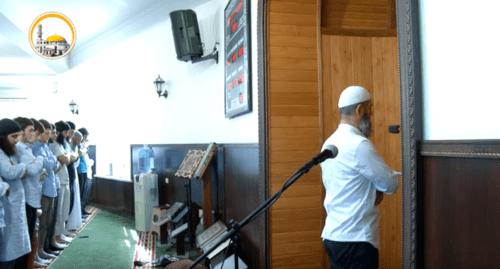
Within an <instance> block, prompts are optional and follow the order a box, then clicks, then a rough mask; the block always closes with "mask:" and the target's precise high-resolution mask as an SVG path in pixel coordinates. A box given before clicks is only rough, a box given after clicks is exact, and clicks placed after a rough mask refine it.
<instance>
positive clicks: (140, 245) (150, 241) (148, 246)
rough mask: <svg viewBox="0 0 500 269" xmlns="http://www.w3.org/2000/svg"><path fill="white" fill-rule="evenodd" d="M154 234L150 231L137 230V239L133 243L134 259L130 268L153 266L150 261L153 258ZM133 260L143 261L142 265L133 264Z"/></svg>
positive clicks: (154, 251) (154, 247) (154, 250)
mask: <svg viewBox="0 0 500 269" xmlns="http://www.w3.org/2000/svg"><path fill="white" fill-rule="evenodd" d="M155 253H156V235H155V234H153V233H152V232H139V239H138V240H137V244H136V245H135V254H134V261H133V262H132V269H139V268H141V269H144V268H154V266H152V265H151V262H152V261H153V260H154V259H155ZM135 261H140V262H142V263H144V266H134V262H135Z"/></svg>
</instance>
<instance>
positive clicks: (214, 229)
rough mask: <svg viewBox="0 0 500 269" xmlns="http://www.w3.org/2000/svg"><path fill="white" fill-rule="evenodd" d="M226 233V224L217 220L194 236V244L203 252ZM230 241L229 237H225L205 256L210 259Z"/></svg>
mask: <svg viewBox="0 0 500 269" xmlns="http://www.w3.org/2000/svg"><path fill="white" fill-rule="evenodd" d="M227 233H228V231H227V228H226V226H225V225H224V223H222V221H220V220H219V221H217V222H216V223H215V224H214V225H212V226H210V227H209V228H208V229H206V230H205V231H203V233H201V234H200V235H198V236H197V237H196V244H197V246H198V247H199V248H200V249H201V250H202V251H203V253H205V252H207V251H208V250H209V249H211V248H212V247H213V246H215V245H216V244H217V243H218V242H219V240H220V239H221V238H222V237H223V236H224V235H226V234H227ZM230 241H231V239H227V240H226V241H225V242H223V243H222V244H220V245H219V246H218V247H217V248H216V249H215V250H214V251H212V252H211V253H210V254H208V256H207V258H208V259H212V258H213V257H214V256H215V255H217V254H218V253H219V252H221V251H222V250H223V249H225V248H226V247H227V246H229V243H230Z"/></svg>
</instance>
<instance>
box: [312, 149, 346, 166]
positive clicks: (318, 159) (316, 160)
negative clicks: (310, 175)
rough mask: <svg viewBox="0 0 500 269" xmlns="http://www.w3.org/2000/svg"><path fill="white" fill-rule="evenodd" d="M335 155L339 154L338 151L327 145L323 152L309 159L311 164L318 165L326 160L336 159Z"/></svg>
mask: <svg viewBox="0 0 500 269" xmlns="http://www.w3.org/2000/svg"><path fill="white" fill-rule="evenodd" d="M337 154H339V149H338V148H337V147H336V146H334V145H327V146H326V147H325V150H323V151H322V152H321V153H319V154H318V155H316V156H314V157H313V158H312V159H311V162H312V163H313V164H314V165H318V164H320V163H322V162H324V161H325V160H326V159H330V158H335V157H337Z"/></svg>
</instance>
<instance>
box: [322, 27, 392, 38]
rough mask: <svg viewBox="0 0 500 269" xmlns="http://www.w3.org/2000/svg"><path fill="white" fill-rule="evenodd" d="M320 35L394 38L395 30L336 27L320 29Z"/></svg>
mask: <svg viewBox="0 0 500 269" xmlns="http://www.w3.org/2000/svg"><path fill="white" fill-rule="evenodd" d="M321 34H322V35H340V36H364V37H396V36H398V31H397V29H365V30H360V29H339V28H336V27H321Z"/></svg>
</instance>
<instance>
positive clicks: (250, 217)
mask: <svg viewBox="0 0 500 269" xmlns="http://www.w3.org/2000/svg"><path fill="white" fill-rule="evenodd" d="M332 155H333V156H332V157H335V156H336V155H337V152H335V153H334V154H332ZM322 161H324V159H320V158H316V157H314V158H313V159H311V160H310V161H309V162H307V163H306V164H305V165H303V166H302V167H301V168H299V169H298V170H297V171H296V172H295V173H294V174H293V175H292V176H291V177H290V178H289V179H288V180H287V181H286V182H285V184H284V185H283V187H281V189H280V190H278V191H277V192H275V193H274V194H273V196H271V197H269V198H268V199H267V200H266V201H264V203H262V204H261V205H260V206H259V207H258V208H257V209H255V210H254V211H253V212H252V213H250V215H248V216H247V217H246V218H245V219H243V220H242V221H241V222H239V223H236V222H233V221H231V222H232V226H231V230H229V232H228V233H227V234H225V235H224V236H223V237H222V238H220V239H219V241H218V242H217V243H216V244H215V245H214V246H212V247H211V248H210V249H209V250H207V251H206V252H205V253H204V254H203V255H202V256H200V257H199V258H198V259H196V261H194V262H193V263H192V264H191V265H190V266H189V267H188V269H191V268H193V267H194V266H196V265H197V264H198V263H200V262H201V261H202V260H203V259H205V258H206V257H207V256H208V255H209V254H210V253H212V252H213V251H214V250H215V249H216V248H217V247H218V246H219V245H220V244H222V243H223V242H226V241H227V240H228V239H229V238H234V237H237V236H238V235H237V233H238V231H239V230H241V229H242V228H243V227H245V226H246V225H247V224H248V223H250V222H251V221H253V220H254V219H256V218H257V217H259V216H260V215H262V213H264V212H266V211H267V210H268V209H269V208H270V207H271V206H272V205H273V204H274V203H275V202H276V201H277V200H278V199H279V197H280V195H281V193H283V191H285V190H286V189H287V188H288V187H289V186H291V185H292V184H293V183H294V182H295V181H297V179H299V178H300V177H301V176H302V175H304V174H305V173H307V172H309V170H311V168H313V167H314V166H316V165H318V164H319V163H320V162H322ZM234 255H235V266H236V267H235V268H236V269H238V257H237V254H236V253H235V254H234Z"/></svg>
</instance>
